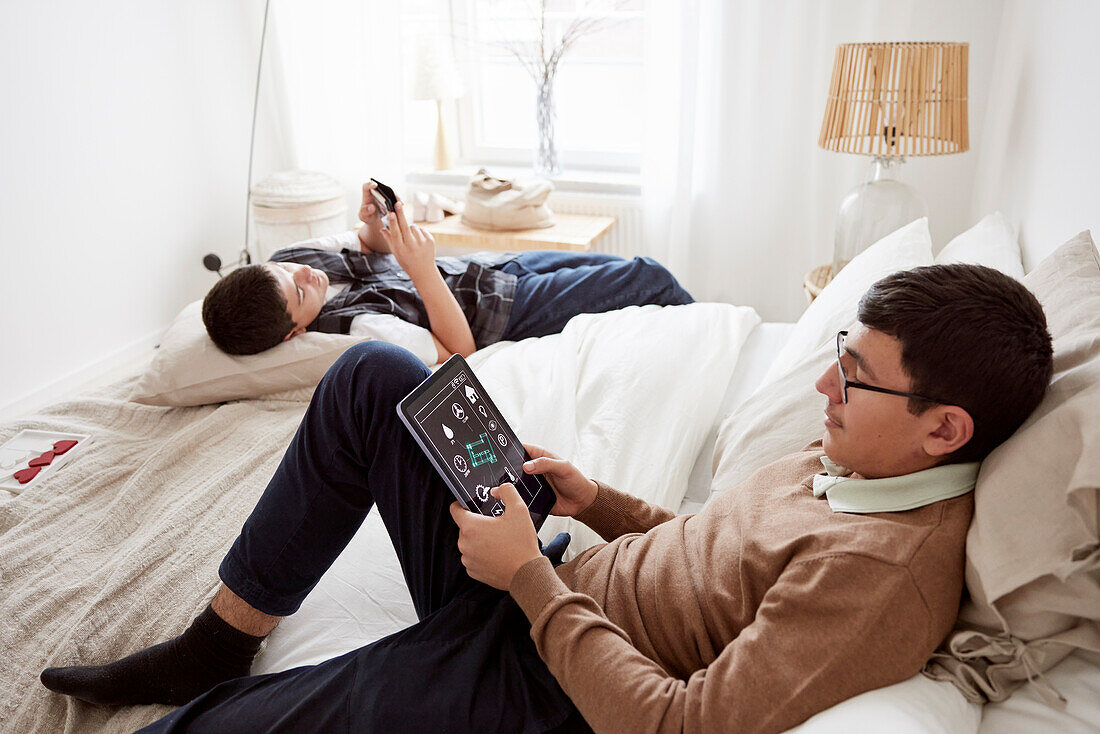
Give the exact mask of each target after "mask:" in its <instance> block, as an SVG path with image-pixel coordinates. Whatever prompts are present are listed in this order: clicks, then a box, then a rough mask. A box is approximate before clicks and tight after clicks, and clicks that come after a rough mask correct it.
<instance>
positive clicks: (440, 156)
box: [412, 43, 466, 171]
mask: <svg viewBox="0 0 1100 734" xmlns="http://www.w3.org/2000/svg"><path fill="white" fill-rule="evenodd" d="M465 93H466V89H465V87H464V86H463V85H462V77H461V76H459V73H458V67H457V65H456V64H455V60H454V57H453V56H451V55H450V54H449V53H447V52H446V51H444V50H442V49H441V47H440V44H439V43H423V44H421V45H420V47H419V48H418V49H417V54H416V78H415V80H414V82H413V94H412V98H413V99H414V100H429V99H434V100H435V104H436V112H437V114H438V121H437V124H436V132H435V169H436V170H437V171H444V170H447V169H449V168H453V167H454V154H453V153H452V152H451V145H450V141H449V140H448V138H447V126H446V125H445V124H444V122H443V100H445V99H456V98H458V97H461V96H462V95H463V94H465Z"/></svg>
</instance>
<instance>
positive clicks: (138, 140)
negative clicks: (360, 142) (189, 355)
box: [0, 0, 275, 413]
mask: <svg viewBox="0 0 1100 734" xmlns="http://www.w3.org/2000/svg"><path fill="white" fill-rule="evenodd" d="M262 19H263V2H262V0H238V1H237V2H222V1H220V0H194V1H189V2H183V3H172V2H148V1H147V0H144V1H143V0H129V1H127V0H105V1H103V2H97V3H88V2H78V1H77V0H66V1H64V2H42V3H34V2H5V3H3V4H0V69H2V70H3V72H2V76H0V100H2V102H0V104H2V106H3V115H0V225H2V226H0V273H2V279H3V307H2V308H0V341H2V343H3V345H4V346H3V358H2V359H0V413H3V412H5V409H11V408H12V407H13V406H18V405H19V404H20V403H21V402H23V403H25V402H26V400H27V399H28V397H29V396H31V395H33V394H34V393H35V391H36V390H39V389H41V388H42V386H44V385H49V384H52V383H54V382H55V381H57V380H61V379H62V378H65V377H66V376H67V375H70V374H72V373H74V372H75V373H76V375H74V379H75V377H77V376H79V375H80V374H84V372H86V371H87V368H88V366H89V365H95V364H100V365H104V364H106V363H107V362H109V361H110V360H111V358H112V356H116V355H120V354H126V353H127V350H130V349H131V347H133V346H134V345H136V344H149V345H151V344H152V343H154V341H155V338H156V337H157V336H158V335H159V334H160V332H161V331H162V330H163V329H164V328H165V327H166V326H167V324H168V323H169V322H170V321H171V319H172V318H173V316H174V315H175V314H176V313H177V312H178V311H179V309H180V308H182V307H183V306H184V305H185V304H186V303H188V302H190V301H192V300H194V299H196V298H200V297H202V295H203V293H204V292H205V291H206V289H207V288H209V286H210V285H211V284H212V283H213V281H214V279H215V276H214V275H213V274H211V273H209V272H207V271H206V270H204V269H203V268H202V265H201V257H202V255H203V254H205V253H206V252H208V251H211V250H214V251H217V252H219V254H220V255H221V256H222V259H223V260H225V261H230V260H232V259H234V258H235V252H236V251H237V250H239V248H240V243H241V242H242V240H243V233H244V212H245V195H246V193H245V185H246V177H247V165H248V141H249V126H250V123H251V115H252V96H253V84H254V82H255V74H256V56H257V52H258V49H259V39H260V27H261V23H262ZM261 114H262V113H261ZM273 151H274V146H273V145H270V144H267V143H265V145H264V146H263V149H262V151H261V157H262V158H263V160H266V161H268V165H267V169H268V171H269V170H270V168H271V165H272V161H273V159H274V158H275V153H274V152H273ZM261 165H262V164H261ZM260 172H261V175H262V173H263V172H264V171H263V169H262V168H261V171H260ZM131 351H132V350H131ZM8 412H10V410H9V411H8Z"/></svg>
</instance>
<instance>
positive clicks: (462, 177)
mask: <svg viewBox="0 0 1100 734" xmlns="http://www.w3.org/2000/svg"><path fill="white" fill-rule="evenodd" d="M478 168H479V166H475V165H458V166H455V167H454V168H451V169H448V170H446V171H433V170H430V169H426V168H425V169H419V170H416V169H414V170H413V171H410V172H409V173H408V174H406V176H405V183H407V184H411V185H413V186H414V187H419V186H460V187H465V186H466V184H467V182H468V181H469V180H470V178H471V177H472V176H473V175H474V174H475V173H477V170H478ZM485 168H486V170H488V171H489V174H490V175H492V176H496V177H498V178H505V179H508V178H532V177H534V171H533V170H532V169H531V168H530V167H526V166H486V167H485ZM550 181H552V182H553V184H554V190H555V191H561V192H567V193H585V194H618V195H625V196H640V195H641V193H642V177H641V175H640V174H637V173H623V172H621V171H582V170H565V171H562V172H561V173H560V174H559V175H557V176H554V177H553V178H551V179H550Z"/></svg>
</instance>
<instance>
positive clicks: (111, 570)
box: [0, 380, 306, 733]
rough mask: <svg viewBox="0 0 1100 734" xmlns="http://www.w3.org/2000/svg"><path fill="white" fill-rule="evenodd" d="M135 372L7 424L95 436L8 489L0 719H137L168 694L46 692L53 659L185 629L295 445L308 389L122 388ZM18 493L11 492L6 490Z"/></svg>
mask: <svg viewBox="0 0 1100 734" xmlns="http://www.w3.org/2000/svg"><path fill="white" fill-rule="evenodd" d="M132 383H133V381H132V380H125V381H122V382H119V383H116V384H114V385H111V386H108V387H106V388H103V389H101V390H99V391H97V392H93V393H92V394H91V395H90V396H88V397H81V398H80V399H78V400H74V401H70V402H65V403H60V404H57V405H54V406H51V407H50V408H48V409H46V410H44V411H42V412H40V413H38V414H36V415H33V416H29V417H27V418H25V419H22V420H19V421H18V422H15V423H10V424H7V425H3V426H0V443H2V442H4V441H6V440H7V439H9V438H10V437H11V436H13V435H15V434H16V433H17V432H19V431H20V430H22V429H24V428H38V429H44V430H56V431H71V432H79V433H90V434H93V435H94V437H95V438H94V443H93V444H91V445H90V446H89V449H88V451H87V452H85V453H84V454H82V455H81V456H79V457H77V458H76V459H75V460H74V461H73V462H72V463H71V464H69V465H68V466H66V467H64V468H63V469H62V470H61V471H59V472H58V473H57V474H55V475H53V476H50V477H46V478H44V480H43V481H41V482H39V483H38V484H37V486H35V487H33V488H32V489H30V490H28V491H27V492H24V493H23V494H20V495H15V496H11V495H8V493H6V492H3V491H0V589H3V593H2V597H0V670H2V671H3V673H2V675H0V731H4V732H8V731H11V732H51V733H52V732H81V733H83V732H129V731H134V730H135V729H138V728H140V727H142V726H144V725H146V724H148V723H149V722H151V721H153V720H155V719H157V718H159V717H160V716H163V715H164V714H166V713H167V712H168V711H170V710H171V708H170V707H168V706H137V707H127V708H120V709H116V708H108V707H98V706H90V705H86V704H83V703H80V702H78V701H75V700H73V699H70V698H68V697H67V696H61V695H57V694H54V693H51V692H50V691H48V690H47V689H46V688H44V687H43V686H42V685H41V683H40V682H39V680H38V674H39V673H40V672H41V670H42V669H43V668H45V667H48V666H51V665H71V664H85V663H87V664H96V663H102V662H107V661H110V660H113V659H116V658H118V657H121V656H122V655H126V654H128V653H130V652H133V651H135V650H138V649H140V648H142V647H145V646H147V645H151V644H154V643H156V642H159V641H162V640H164V639H166V638H167V637H170V636H172V635H175V634H178V633H179V632H180V631H181V630H182V629H183V628H184V627H185V626H186V625H187V623H188V622H189V621H190V619H191V618H193V617H194V616H195V615H197V614H198V613H199V611H201V610H202V608H203V607H204V606H205V604H206V602H207V601H208V599H209V598H210V597H211V596H212V595H213V592H214V589H215V588H216V585H217V566H218V563H219V562H220V560H221V558H222V556H223V555H224V554H225V551H226V550H227V548H228V546H229V544H230V543H231V542H232V541H233V539H234V538H235V537H236V535H237V532H238V531H239V530H240V527H241V524H242V523H243V522H244V520H245V518H246V517H247V516H248V513H249V512H250V511H251V510H252V507H253V506H254V505H255V503H256V500H257V499H258V497H259V495H260V494H261V493H262V492H263V489H264V487H265V486H266V485H267V481H268V479H269V478H270V477H271V475H272V473H273V472H274V470H275V467H276V466H277V464H278V462H279V459H280V458H282V454H283V452H284V450H285V449H286V446H287V445H288V444H289V442H290V439H291V437H292V436H293V434H294V431H295V429H296V428H297V427H298V423H299V422H300V421H301V417H302V414H303V413H304V412H305V408H306V403H305V402H293V401H274V400H268V401H257V400H252V401H246V402H240V403H229V404H225V405H220V406H203V407H197V408H157V407H150V406H145V405H138V404H137V403H131V402H127V401H126V399H125V396H126V395H127V394H128V392H129V389H130V388H131V387H132ZM9 497H10V499H8V498H9Z"/></svg>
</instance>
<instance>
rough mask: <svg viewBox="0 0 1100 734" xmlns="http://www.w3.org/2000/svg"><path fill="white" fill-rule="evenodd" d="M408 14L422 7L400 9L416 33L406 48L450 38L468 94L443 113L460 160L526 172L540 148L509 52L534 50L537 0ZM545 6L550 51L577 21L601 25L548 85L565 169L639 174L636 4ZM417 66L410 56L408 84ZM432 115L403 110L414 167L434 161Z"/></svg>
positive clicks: (559, 0) (424, 107)
mask: <svg viewBox="0 0 1100 734" xmlns="http://www.w3.org/2000/svg"><path fill="white" fill-rule="evenodd" d="M410 5H411V6H421V7H419V8H418V9H417V10H415V11H412V12H410V10H412V8H411V7H410V8H408V9H407V10H406V13H405V23H404V26H405V28H406V29H409V28H410V26H413V27H414V28H415V27H419V29H420V30H419V33H418V32H417V31H416V30H412V31H408V32H406V33H405V34H404V36H405V39H406V41H407V42H408V43H409V45H407V46H406V48H410V47H411V48H415V44H416V43H423V42H424V38H425V37H426V36H425V32H424V29H429V30H428V31H427V32H428V33H431V34H434V37H435V38H441V39H448V38H450V37H453V38H454V45H455V51H456V56H457V58H458V60H459V68H460V72H461V74H462V77H463V81H464V84H465V86H466V94H465V95H463V97H461V98H460V99H459V100H457V102H456V103H455V104H445V107H449V108H450V110H451V111H452V113H453V114H455V115H456V118H457V119H456V120H455V123H457V124H455V125H453V126H452V128H451V130H452V135H454V136H455V137H456V139H457V140H456V142H457V146H456V147H457V151H456V153H457V156H458V158H459V161H460V162H462V163H469V164H477V165H515V166H527V165H530V163H531V161H532V158H533V156H534V148H535V146H536V145H537V141H538V136H537V129H536V122H535V107H536V104H535V90H536V85H535V81H534V79H532V77H531V75H530V74H529V73H528V72H527V71H526V69H525V68H524V66H523V65H522V64H521V63H520V61H519V60H518V59H517V58H516V56H515V55H514V53H513V51H512V50H511V49H517V50H524V49H534V48H535V41H536V39H537V38H538V20H539V14H540V5H541V3H540V2H539V0H452V2H451V8H450V9H448V8H446V7H442V8H441V7H440V5H439V3H438V2H431V1H430V0H422V1H421V2H419V3H411V4H410ZM545 5H546V10H545V22H546V29H547V32H546V37H547V39H548V40H549V41H550V43H556V42H557V40H558V39H559V38H560V37H561V34H562V32H563V31H564V30H565V29H566V28H568V27H569V26H570V24H572V23H574V22H576V21H582V22H583V21H585V20H596V19H599V18H603V20H602V21H600V26H599V28H598V29H597V30H595V31H593V32H591V33H589V34H587V35H584V36H581V37H580V38H578V39H577V40H576V42H575V43H573V44H572V45H571V46H570V47H569V49H568V50H567V52H566V53H565V54H564V55H563V59H562V61H561V63H560V64H559V66H558V70H557V73H556V75H555V77H554V98H555V107H556V110H557V120H556V124H555V142H556V144H557V149H558V155H559V160H560V162H561V164H562V167H563V169H573V170H578V169H581V170H606V171H623V172H636V171H638V169H639V167H640V159H641V146H642V119H643V118H642V95H643V78H642V35H643V28H642V9H641V0H634V2H626V3H624V2H613V1H605V2H602V3H595V2H592V0H547V1H546V4H545ZM451 28H453V29H454V31H453V33H452V32H451V31H450V29H451ZM443 42H444V43H445V42H446V40H444V41H443ZM415 64H416V60H415V53H411V54H409V57H408V58H407V62H406V68H407V75H408V77H409V79H410V80H411V79H412V76H413V75H414V74H415V71H416V70H415ZM410 85H411V82H410ZM434 107H435V105H434V103H432V102H410V103H409V107H408V108H407V110H406V120H407V122H408V124H407V126H406V136H405V137H406V150H407V151H408V154H409V158H410V160H411V161H413V162H416V161H425V162H428V161H430V160H431V153H432V148H431V141H433V140H434V136H435V122H436V115H435V109H434ZM456 128H457V135H455V132H454V131H455V129H456Z"/></svg>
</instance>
